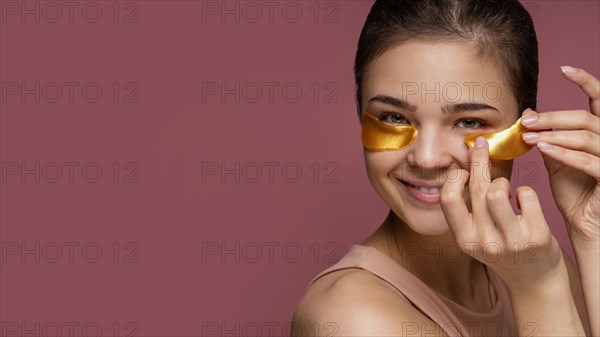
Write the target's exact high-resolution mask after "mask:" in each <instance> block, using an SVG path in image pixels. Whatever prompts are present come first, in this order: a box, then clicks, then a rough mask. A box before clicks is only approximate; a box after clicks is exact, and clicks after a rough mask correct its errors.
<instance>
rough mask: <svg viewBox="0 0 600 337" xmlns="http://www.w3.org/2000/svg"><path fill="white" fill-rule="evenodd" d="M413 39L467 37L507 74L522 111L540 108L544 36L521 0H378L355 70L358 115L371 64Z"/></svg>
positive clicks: (458, 38) (482, 56)
mask: <svg viewBox="0 0 600 337" xmlns="http://www.w3.org/2000/svg"><path fill="white" fill-rule="evenodd" d="M409 39H416V40H425V41H457V40H458V41H466V42H468V43H470V44H471V45H472V46H473V47H474V48H475V49H476V51H477V55H478V56H479V57H481V58H482V59H487V60H491V61H492V62H494V64H496V66H497V67H499V69H501V71H502V72H503V73H504V74H506V80H507V81H508V83H507V85H508V86H509V88H510V89H511V91H512V93H513V94H514V96H515V97H516V100H517V103H518V106H519V111H518V112H517V118H518V117H520V116H521V114H522V112H523V110H525V109H527V108H531V109H533V110H535V108H536V101H537V82H538V72H539V65H538V42H537V37H536V34H535V29H534V26H533V22H532V19H531V16H530V15H529V13H528V12H527V10H526V9H525V8H524V7H523V5H521V3H519V1H518V0H377V1H375V3H374V4H373V7H372V8H371V11H370V13H369V15H368V17H367V20H366V22H365V25H364V27H363V29H362V32H361V35H360V39H359V41H358V49H357V51H356V59H355V65H354V76H355V80H356V102H357V106H358V115H359V117H360V116H361V108H362V93H361V89H362V81H363V79H364V78H365V74H366V73H367V71H368V66H369V65H370V64H371V63H372V62H373V61H374V60H375V59H376V58H377V57H379V56H381V55H382V54H383V53H385V52H386V51H387V50H388V49H390V48H392V47H394V46H397V45H398V44H400V43H402V42H405V41H408V40H409Z"/></svg>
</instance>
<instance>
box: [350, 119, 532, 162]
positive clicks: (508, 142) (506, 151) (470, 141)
mask: <svg viewBox="0 0 600 337" xmlns="http://www.w3.org/2000/svg"><path fill="white" fill-rule="evenodd" d="M526 131H527V129H526V128H525V127H524V126H523V125H521V118H519V119H518V120H517V121H516V122H515V124H513V125H512V126H511V127H509V128H508V129H505V130H502V131H499V132H493V133H473V134H470V135H467V136H466V137H465V143H466V144H467V146H469V147H470V148H474V147H475V139H476V138H477V137H478V136H482V137H483V138H485V139H486V140H487V141H488V144H489V146H490V158H493V159H499V160H510V159H514V158H516V157H519V156H521V155H524V154H525V153H527V152H529V150H531V148H532V147H533V145H528V144H527V143H525V142H524V141H523V138H522V134H523V132H526ZM416 137H417V128H415V127H414V126H410V125H389V124H384V123H383V122H382V121H381V120H379V118H377V117H375V116H374V115H373V114H371V113H370V112H368V111H366V112H365V114H364V115H363V118H362V143H363V146H364V147H365V148H366V149H367V150H370V151H394V150H402V149H404V148H406V147H408V146H409V145H410V144H412V143H413V141H414V140H415V138H416Z"/></svg>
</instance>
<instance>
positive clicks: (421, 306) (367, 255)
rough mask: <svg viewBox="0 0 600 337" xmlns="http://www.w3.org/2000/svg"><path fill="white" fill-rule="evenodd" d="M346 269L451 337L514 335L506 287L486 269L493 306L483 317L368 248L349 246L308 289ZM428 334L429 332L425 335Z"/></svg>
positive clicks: (503, 336)
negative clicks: (387, 290)
mask: <svg viewBox="0 0 600 337" xmlns="http://www.w3.org/2000/svg"><path fill="white" fill-rule="evenodd" d="M348 268H358V269H363V270H366V271H368V272H370V273H372V274H374V275H375V276H377V277H379V278H381V279H383V280H384V281H386V282H388V283H389V284H391V285H392V286H393V287H395V288H396V289H398V291H399V292H400V293H402V295H403V296H404V298H405V299H406V300H408V301H409V302H410V303H411V304H412V305H413V306H414V307H415V308H416V309H417V310H419V311H420V312H422V313H423V314H424V315H425V316H427V317H428V318H430V319H431V320H432V321H433V322H435V323H436V324H437V325H438V326H439V327H440V328H441V329H442V330H444V331H445V332H446V333H447V334H448V335H449V336H451V337H453V336H470V337H473V336H486V337H495V336H498V337H500V336H502V337H505V336H516V335H517V330H516V326H515V322H514V318H513V312H512V307H511V304H510V295H509V293H508V289H507V287H506V284H505V283H504V282H503V281H502V279H500V277H498V276H497V275H496V274H495V273H494V272H493V271H492V270H490V269H488V268H487V267H486V268H485V269H486V272H487V275H488V278H489V280H490V287H489V291H490V297H491V299H492V304H493V308H492V310H491V311H490V312H487V313H480V312H476V311H473V310H471V309H468V308H465V307H463V306H461V305H459V304H458V303H456V302H454V301H452V300H450V299H448V298H446V297H444V296H443V295H441V294H439V293H437V292H436V291H435V290H433V289H431V288H429V287H428V286H427V285H426V284H425V283H423V282H422V281H421V280H420V279H419V278H418V277H416V276H415V275H413V274H412V273H410V272H409V271H408V270H406V269H405V268H404V267H402V266H401V265H400V264H398V263H397V262H396V261H394V260H392V259H391V258H390V257H389V256H387V255H385V254H384V253H382V252H380V251H379V250H377V249H376V248H374V247H371V246H361V245H356V244H355V245H352V247H351V248H350V250H349V251H348V252H347V253H346V255H344V257H342V258H341V259H340V260H339V261H338V262H337V263H336V264H334V265H333V266H331V267H329V268H327V269H325V270H323V271H322V272H321V273H319V274H318V275H317V276H316V277H315V278H313V279H312V280H311V281H310V283H309V286H310V285H311V284H312V283H313V282H315V281H316V280H317V279H318V278H320V277H321V276H323V275H325V274H329V273H331V272H334V271H337V270H341V269H348ZM419 328H420V327H419ZM432 333H433V332H429V335H431V334H432ZM425 334H427V331H421V333H419V334H417V335H425Z"/></svg>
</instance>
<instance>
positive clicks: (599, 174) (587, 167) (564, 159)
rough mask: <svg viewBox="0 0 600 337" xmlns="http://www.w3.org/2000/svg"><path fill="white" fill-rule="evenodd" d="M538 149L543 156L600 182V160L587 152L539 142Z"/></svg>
mask: <svg viewBox="0 0 600 337" xmlns="http://www.w3.org/2000/svg"><path fill="white" fill-rule="evenodd" d="M537 147H538V149H539V150H540V152H542V153H543V154H545V155H547V156H549V157H551V158H553V159H555V160H556V161H558V162H560V163H562V164H565V165H567V166H569V167H572V168H574V169H576V170H579V171H582V172H584V173H585V174H587V175H590V176H592V177H594V178H595V179H596V180H597V181H600V158H598V157H596V156H594V155H591V154H589V153H586V152H581V151H574V150H569V149H565V148H564V147H560V146H557V145H551V144H548V143H545V142H538V143H537Z"/></svg>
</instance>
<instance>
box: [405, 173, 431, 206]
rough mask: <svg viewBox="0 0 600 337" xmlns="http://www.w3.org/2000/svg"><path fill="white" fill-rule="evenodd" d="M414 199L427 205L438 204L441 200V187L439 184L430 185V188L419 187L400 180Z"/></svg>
mask: <svg viewBox="0 0 600 337" xmlns="http://www.w3.org/2000/svg"><path fill="white" fill-rule="evenodd" d="M398 181H400V182H401V183H402V185H403V186H404V187H405V188H406V190H407V191H408V194H409V195H411V196H412V197H413V198H414V199H416V200H418V201H420V202H423V203H427V204H436V203H438V202H439V200H440V190H441V186H440V185H439V184H437V185H434V184H429V186H418V185H415V184H412V183H409V182H406V181H403V180H400V179H398Z"/></svg>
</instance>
